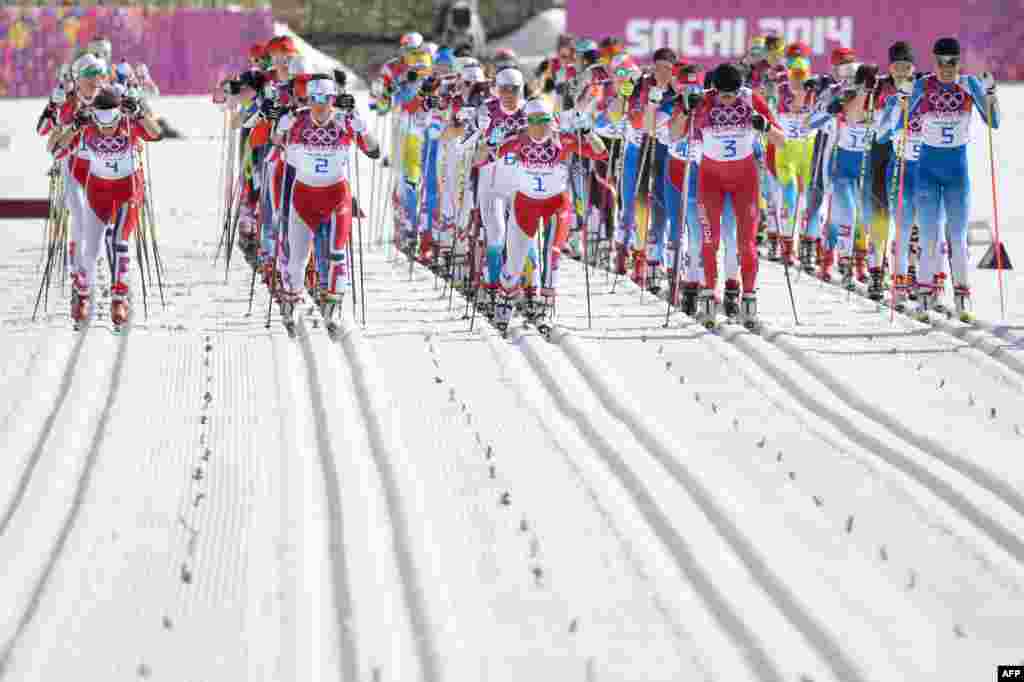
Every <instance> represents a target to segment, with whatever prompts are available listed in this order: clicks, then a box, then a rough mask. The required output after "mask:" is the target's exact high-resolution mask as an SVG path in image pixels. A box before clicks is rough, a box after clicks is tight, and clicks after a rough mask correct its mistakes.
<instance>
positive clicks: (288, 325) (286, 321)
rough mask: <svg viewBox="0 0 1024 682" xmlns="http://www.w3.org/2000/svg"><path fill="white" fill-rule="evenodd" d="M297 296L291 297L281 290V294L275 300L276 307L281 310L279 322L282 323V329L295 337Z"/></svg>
mask: <svg viewBox="0 0 1024 682" xmlns="http://www.w3.org/2000/svg"><path fill="white" fill-rule="evenodd" d="M296 300H297V297H293V296H291V295H290V294H286V293H285V292H281V296H280V298H279V299H278V301H277V306H278V309H279V310H280V311H281V324H283V325H284V330H285V331H286V332H288V336H290V337H292V338H293V339H294V338H295V303H296Z"/></svg>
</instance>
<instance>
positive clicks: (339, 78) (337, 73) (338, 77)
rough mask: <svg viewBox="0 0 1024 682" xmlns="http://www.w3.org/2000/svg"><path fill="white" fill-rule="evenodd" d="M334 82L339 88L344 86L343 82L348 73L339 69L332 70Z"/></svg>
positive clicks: (345, 81) (346, 79) (346, 80)
mask: <svg viewBox="0 0 1024 682" xmlns="http://www.w3.org/2000/svg"><path fill="white" fill-rule="evenodd" d="M334 82H335V83H337V84H338V85H339V86H340V87H341V88H344V87H345V83H347V82H348V74H347V73H345V72H344V71H342V70H341V69H335V70H334Z"/></svg>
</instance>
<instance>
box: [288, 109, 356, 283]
mask: <svg viewBox="0 0 1024 682" xmlns="http://www.w3.org/2000/svg"><path fill="white" fill-rule="evenodd" d="M365 131H366V122H365V121H363V120H362V118H360V117H359V116H358V115H356V114H348V113H344V112H341V111H336V112H334V113H333V114H332V115H331V117H330V118H329V119H328V120H327V122H326V123H324V124H320V123H317V122H316V121H315V120H314V119H313V116H312V114H311V113H310V112H309V110H304V111H300V112H299V113H297V114H296V116H295V120H294V122H293V123H292V124H291V127H290V128H289V129H288V131H287V133H286V134H285V140H284V145H285V160H286V163H287V164H288V165H289V166H291V167H293V168H294V169H295V171H294V172H295V182H294V184H293V185H292V191H291V203H290V206H289V209H288V223H287V228H286V229H287V234H286V235H284V238H283V240H282V241H283V243H284V245H285V248H284V255H283V258H282V259H281V265H280V272H281V278H282V282H283V283H284V291H283V292H282V296H285V297H290V298H291V299H292V300H298V299H299V298H301V295H302V288H303V284H304V282H305V272H306V263H307V261H308V258H309V248H310V245H311V244H312V243H313V238H314V234H315V231H316V230H318V229H320V227H321V225H326V227H327V230H328V239H327V253H326V257H327V261H328V268H327V282H326V287H325V288H326V290H327V292H328V293H329V294H337V293H338V292H339V291H341V290H343V289H344V287H345V286H346V285H347V281H346V280H347V276H348V268H349V263H348V254H347V253H346V246H347V245H348V240H349V236H350V234H351V232H352V191H351V189H350V186H349V180H348V178H349V174H350V173H351V163H352V159H351V156H352V146H353V143H354V142H355V143H358V144H359V146H360V148H362V149H363V150H364V151H365V142H364V141H363V139H362V135H363V133H364V132H365Z"/></svg>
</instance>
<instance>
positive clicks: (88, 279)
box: [76, 203, 138, 298]
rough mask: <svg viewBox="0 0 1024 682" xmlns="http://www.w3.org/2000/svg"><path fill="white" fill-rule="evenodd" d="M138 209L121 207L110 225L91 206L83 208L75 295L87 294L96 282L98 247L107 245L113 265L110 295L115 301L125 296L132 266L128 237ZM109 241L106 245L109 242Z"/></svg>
mask: <svg viewBox="0 0 1024 682" xmlns="http://www.w3.org/2000/svg"><path fill="white" fill-rule="evenodd" d="M137 215H138V209H137V208H135V207H134V206H132V205H131V204H128V203H123V204H121V205H120V206H119V207H118V208H117V209H116V210H115V211H114V215H113V219H112V222H111V223H107V222H104V221H103V220H100V218H99V217H98V216H97V215H96V212H95V211H93V209H92V207H91V206H89V205H88V204H85V205H84V206H83V208H82V216H83V221H82V222H83V223H84V224H83V225H82V229H81V234H80V240H81V241H80V242H79V254H80V257H79V258H78V269H77V272H78V282H77V283H76V285H77V287H78V292H79V293H80V294H82V295H83V296H87V295H89V292H90V291H92V287H93V285H94V284H95V283H96V265H97V262H98V261H99V255H100V248H101V247H103V246H106V248H107V249H108V256H109V257H110V262H111V263H113V264H114V272H113V275H114V276H113V281H112V282H111V293H112V295H113V296H114V298H125V297H127V295H128V272H129V267H130V266H131V251H130V244H131V236H132V232H134V230H135V223H136V221H137ZM108 238H109V240H110V241H109V243H108Z"/></svg>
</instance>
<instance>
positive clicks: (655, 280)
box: [647, 260, 663, 296]
mask: <svg viewBox="0 0 1024 682" xmlns="http://www.w3.org/2000/svg"><path fill="white" fill-rule="evenodd" d="M662 272H663V271H662V268H661V263H659V262H658V261H652V260H649V261H647V291H649V292H651V293H652V294H654V295H655V296H657V295H658V294H660V293H661V286H662V284H661V280H662Z"/></svg>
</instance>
